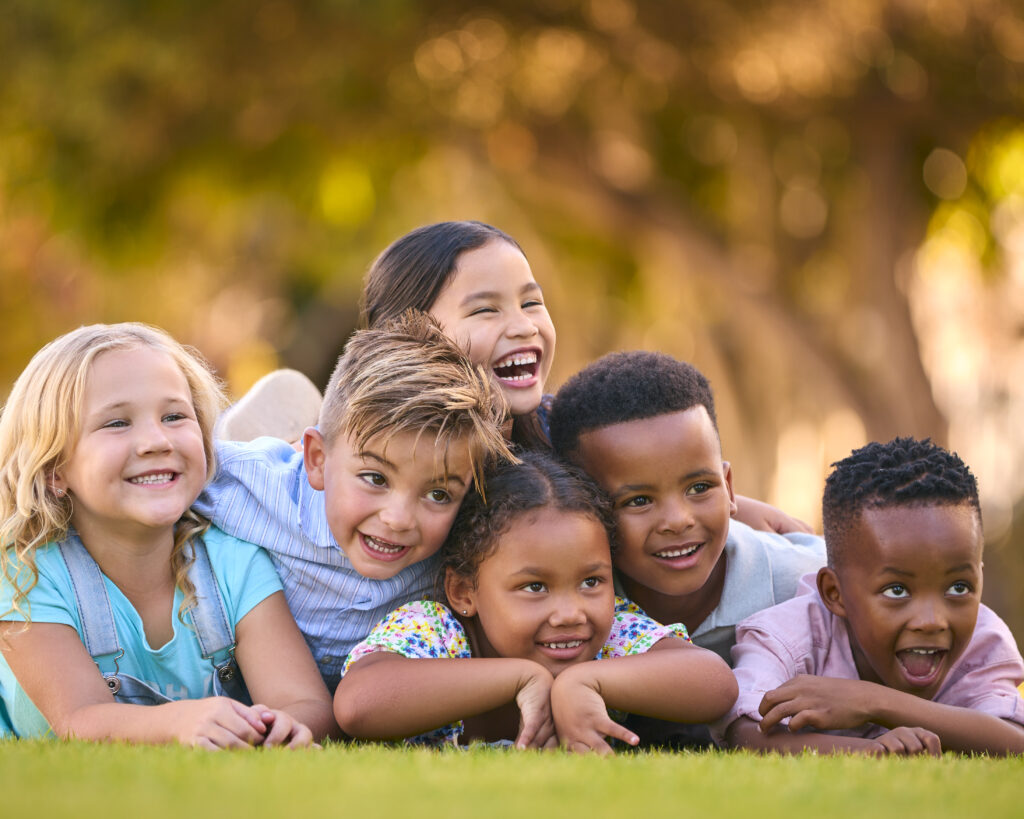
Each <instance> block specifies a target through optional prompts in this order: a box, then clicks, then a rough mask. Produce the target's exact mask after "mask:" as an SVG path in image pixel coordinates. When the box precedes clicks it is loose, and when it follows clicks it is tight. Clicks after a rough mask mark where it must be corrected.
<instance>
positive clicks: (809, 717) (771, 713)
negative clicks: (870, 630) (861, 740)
mask: <svg viewBox="0 0 1024 819" xmlns="http://www.w3.org/2000/svg"><path fill="white" fill-rule="evenodd" d="M871 687H873V684H872V683H865V682H863V681H861V680H840V679H836V678H834V677H814V676H811V675H808V674H800V675H799V676H796V677H794V678H793V679H791V680H789V681H787V682H784V683H783V684H782V685H780V686H779V687H778V688H776V689H775V690H774V691H769V692H768V693H767V694H765V695H764V697H763V698H762V700H761V705H760V707H759V708H758V711H760V712H761V716H762V717H763V719H762V720H761V732H762V733H768V732H769V731H771V730H772V729H773V728H774V727H775V726H777V725H778V724H779V723H781V722H782V720H783V719H785V718H786V717H790V720H789V730H790V731H800V730H803V729H804V728H814V729H816V730H819V731H829V730H841V729H844V728H857V727H858V726H861V725H863V724H864V723H865V722H871V713H870V708H869V706H868V704H867V703H868V702H869V701H870V689H871Z"/></svg>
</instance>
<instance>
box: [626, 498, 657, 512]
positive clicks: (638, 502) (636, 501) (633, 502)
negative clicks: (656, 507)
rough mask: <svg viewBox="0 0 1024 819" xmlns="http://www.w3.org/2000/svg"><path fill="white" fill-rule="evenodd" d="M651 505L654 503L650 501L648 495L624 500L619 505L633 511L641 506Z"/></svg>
mask: <svg viewBox="0 0 1024 819" xmlns="http://www.w3.org/2000/svg"><path fill="white" fill-rule="evenodd" d="M651 503H654V501H653V500H652V499H651V497H650V495H634V496H633V497H632V498H627V499H626V500H624V501H623V502H622V504H621V505H622V506H623V507H632V508H634V509H635V508H638V507H641V506H648V505H649V504H651Z"/></svg>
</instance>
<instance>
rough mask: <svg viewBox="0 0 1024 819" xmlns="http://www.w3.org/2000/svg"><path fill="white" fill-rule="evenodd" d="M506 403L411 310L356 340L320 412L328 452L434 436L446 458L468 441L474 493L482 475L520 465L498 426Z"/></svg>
mask: <svg viewBox="0 0 1024 819" xmlns="http://www.w3.org/2000/svg"><path fill="white" fill-rule="evenodd" d="M508 418H509V410H508V404H507V403H506V401H505V398H504V396H503V395H502V394H501V390H499V389H496V388H495V387H494V385H493V384H492V382H491V379H490V376H489V375H488V373H487V372H486V371H485V370H484V369H483V368H482V367H479V366H476V365H474V364H473V363H472V362H471V361H470V360H469V358H468V356H467V355H466V353H465V352H463V350H462V349H461V348H460V347H459V346H458V345H457V344H456V343H455V342H454V341H452V340H451V339H449V338H448V337H447V336H446V335H445V334H444V333H443V332H442V331H441V329H440V327H438V326H437V324H436V323H435V322H434V321H433V319H431V318H430V317H429V316H428V315H427V314H426V313H422V312H420V311H417V310H408V311H406V312H405V313H403V314H402V315H401V316H399V317H398V318H396V319H392V320H391V321H388V322H386V323H385V324H384V325H383V326H381V327H373V328H370V329H368V330H359V331H357V332H356V333H354V334H353V335H352V337H351V338H350V339H349V341H348V344H346V345H345V352H344V353H343V354H342V355H341V357H340V358H339V359H338V364H337V366H336V367H335V368H334V373H333V374H332V375H331V380H330V381H329V382H328V384H327V390H326V391H325V393H324V401H323V404H322V406H321V408H320V434H321V435H322V436H323V438H324V442H325V443H326V444H327V446H328V447H329V446H331V445H332V444H333V443H334V441H335V440H337V438H338V437H339V436H344V437H346V438H347V439H348V440H350V441H351V442H352V444H353V445H354V446H355V447H356V448H357V449H362V448H363V447H365V446H366V444H367V443H368V442H369V440H370V439H371V438H374V437H376V436H378V435H383V436H384V442H385V443H386V442H387V441H388V440H390V438H391V437H392V436H394V435H397V434H399V433H403V432H415V433H416V436H417V441H418V440H419V436H420V435H422V434H424V433H426V432H429V433H433V434H434V435H435V436H436V442H437V445H438V446H439V447H441V448H442V449H443V451H444V452H445V454H446V455H447V453H448V449H449V447H450V446H451V444H452V442H453V441H455V440H459V439H462V438H466V439H467V441H468V443H469V454H470V464H471V465H472V469H473V477H474V479H475V480H476V482H477V486H482V483H481V477H482V474H483V469H484V468H485V467H486V466H487V465H488V463H490V462H491V461H492V460H495V459H498V458H502V459H505V460H509V461H512V462H514V463H518V460H517V459H516V457H515V456H514V455H513V454H512V452H511V451H510V450H509V448H508V444H507V443H506V442H505V438H504V437H503V435H502V432H501V427H502V424H504V423H505V422H506V421H507V420H508Z"/></svg>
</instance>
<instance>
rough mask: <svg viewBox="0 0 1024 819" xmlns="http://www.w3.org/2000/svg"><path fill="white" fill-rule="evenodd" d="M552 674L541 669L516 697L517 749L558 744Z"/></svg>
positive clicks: (530, 677) (538, 669)
mask: <svg viewBox="0 0 1024 819" xmlns="http://www.w3.org/2000/svg"><path fill="white" fill-rule="evenodd" d="M552 682H554V678H553V677H552V676H551V672H549V671H547V670H546V669H545V668H543V667H541V666H539V665H538V666H537V671H536V672H535V673H534V674H532V675H529V676H527V677H526V680H525V682H524V683H523V685H522V686H521V687H520V689H519V691H518V692H517V693H516V705H517V706H518V707H519V734H518V736H516V747H517V748H550V747H553V746H555V745H556V744H557V742H558V738H557V736H556V735H555V723H554V721H553V720H552V718H551V683H552Z"/></svg>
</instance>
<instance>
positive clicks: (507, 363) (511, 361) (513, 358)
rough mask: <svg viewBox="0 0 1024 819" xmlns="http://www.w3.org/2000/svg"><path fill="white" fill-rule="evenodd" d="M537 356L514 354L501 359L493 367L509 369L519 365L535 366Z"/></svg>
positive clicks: (533, 354) (534, 354)
mask: <svg viewBox="0 0 1024 819" xmlns="http://www.w3.org/2000/svg"><path fill="white" fill-rule="evenodd" d="M536 363H537V354H536V353H514V354H513V355H510V356H508V357H507V358H503V359H502V360H501V361H499V362H498V363H497V364H495V365H494V366H495V367H511V366H514V365H521V364H536Z"/></svg>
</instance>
